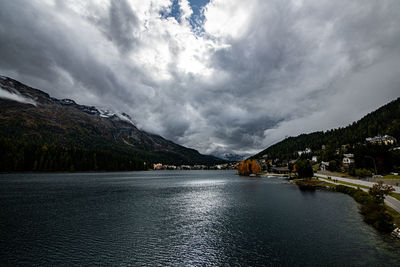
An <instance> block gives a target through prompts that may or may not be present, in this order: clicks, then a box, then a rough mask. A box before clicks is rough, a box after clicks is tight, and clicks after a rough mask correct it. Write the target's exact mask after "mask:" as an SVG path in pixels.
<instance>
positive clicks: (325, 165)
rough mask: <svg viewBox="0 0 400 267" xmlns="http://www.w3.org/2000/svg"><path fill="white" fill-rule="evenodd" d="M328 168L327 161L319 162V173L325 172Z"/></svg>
mask: <svg viewBox="0 0 400 267" xmlns="http://www.w3.org/2000/svg"><path fill="white" fill-rule="evenodd" d="M328 167H329V162H327V161H321V164H320V165H319V169H320V170H321V171H326V169H327V168H328Z"/></svg>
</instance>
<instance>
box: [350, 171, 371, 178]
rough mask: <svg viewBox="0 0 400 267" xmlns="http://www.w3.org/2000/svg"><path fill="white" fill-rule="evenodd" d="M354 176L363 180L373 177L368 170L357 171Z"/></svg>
mask: <svg viewBox="0 0 400 267" xmlns="http://www.w3.org/2000/svg"><path fill="white" fill-rule="evenodd" d="M354 174H355V175H356V176H359V177H363V178H364V177H367V176H371V175H372V173H371V171H369V170H367V169H355V171H354Z"/></svg>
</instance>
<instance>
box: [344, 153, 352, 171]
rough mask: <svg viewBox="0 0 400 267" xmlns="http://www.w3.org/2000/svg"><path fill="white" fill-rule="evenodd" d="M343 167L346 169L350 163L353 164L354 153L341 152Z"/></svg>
mask: <svg viewBox="0 0 400 267" xmlns="http://www.w3.org/2000/svg"><path fill="white" fill-rule="evenodd" d="M342 164H343V168H345V169H348V168H349V167H350V165H351V164H354V154H350V153H349V154H343V160H342Z"/></svg>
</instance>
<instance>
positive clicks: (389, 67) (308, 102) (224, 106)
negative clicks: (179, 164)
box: [0, 0, 400, 155]
mask: <svg viewBox="0 0 400 267" xmlns="http://www.w3.org/2000/svg"><path fill="white" fill-rule="evenodd" d="M193 6H194V5H193V3H192V5H191V4H190V3H189V2H188V1H187V0H180V1H178V2H177V1H175V4H174V5H172V3H171V1H168V0H154V1H142V0H117V1H107V0H102V1H100V0H92V1H89V0H87V1H80V0H68V1H66V0H46V1H44V0H42V1H35V0H29V1H28V0H26V1H19V0H13V1H9V0H0V74H2V75H6V76H10V77H13V78H15V79H18V80H20V81H22V82H24V83H27V84H29V85H31V86H34V87H37V88H40V89H43V90H45V91H47V92H48V93H50V95H52V96H54V97H58V98H72V99H75V100H76V101H77V102H78V103H82V104H90V105H96V106H98V107H106V108H111V109H114V110H116V111H121V112H126V113H128V114H130V115H132V117H133V118H134V121H135V122H136V123H137V125H138V126H139V127H140V128H142V129H145V130H147V131H150V132H154V133H157V134H160V135H162V136H164V137H165V138H168V139H171V140H173V141H175V142H177V143H179V144H182V145H185V146H188V147H193V148H196V149H198V150H200V152H202V153H207V154H215V155H222V154H223V153H226V152H234V153H246V152H250V153H254V152H257V151H259V150H262V149H264V148H265V147H267V146H269V145H271V144H272V143H275V142H277V141H279V140H281V139H283V138H284V137H285V136H288V135H292V136H293V135H297V134H300V133H303V132H310V131H314V130H326V129H329V128H333V127H339V126H345V125H347V124H348V123H350V122H352V121H354V120H357V119H360V118H361V117H362V116H363V115H365V114H366V113H368V112H371V111H373V110H374V109H375V108H377V107H379V106H381V105H383V104H385V103H387V102H389V101H390V100H393V99H395V98H397V97H398V96H399V95H400V27H399V25H400V12H399V11H400V1H398V0H393V1H391V0H379V1H365V0H352V1H348V0H335V1H332V0H310V1H302V0H293V1H285V0H269V1H266V0H259V1H257V0H248V1H242V0H229V1H228V0H226V1H220V0H215V1H211V2H210V3H208V4H207V5H206V6H204V7H202V8H201V10H197V9H196V10H195V11H196V12H193V10H192V8H191V7H193ZM174 8H175V9H176V8H178V12H177V11H174V12H173V14H172V15H169V14H171V12H172V11H173V9H174ZM194 13H196V14H200V15H194Z"/></svg>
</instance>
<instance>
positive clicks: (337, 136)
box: [251, 97, 400, 160]
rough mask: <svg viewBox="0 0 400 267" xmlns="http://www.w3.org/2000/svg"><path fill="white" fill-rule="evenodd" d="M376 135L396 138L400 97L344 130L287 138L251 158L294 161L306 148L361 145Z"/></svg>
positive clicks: (397, 135)
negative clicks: (366, 139) (295, 156)
mask: <svg viewBox="0 0 400 267" xmlns="http://www.w3.org/2000/svg"><path fill="white" fill-rule="evenodd" d="M379 134H382V135H385V134H388V135H391V136H394V137H395V138H397V139H399V137H400V97H399V98H397V99H395V100H392V101H391V102H389V103H387V104H385V105H383V106H381V107H380V108H378V109H376V110H375V111H372V112H370V113H368V114H367V115H365V116H364V117H362V118H361V119H359V120H357V121H354V122H353V123H351V124H349V125H348V126H346V127H339V128H335V129H330V130H327V131H316V132H312V133H308V134H300V135H298V136H296V137H288V138H285V139H284V140H282V141H280V142H278V143H275V144H273V145H271V146H269V147H268V148H266V149H264V150H262V151H260V152H259V153H257V154H255V155H253V156H252V157H251V158H262V157H263V156H264V155H268V157H269V158H279V159H281V160H283V159H290V158H293V154H294V153H296V152H297V151H303V150H305V149H306V148H311V149H312V150H313V151H314V150H319V149H321V146H322V145H325V146H328V147H330V148H338V147H340V145H346V144H355V143H363V142H364V141H365V138H367V137H373V136H376V135H379Z"/></svg>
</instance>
